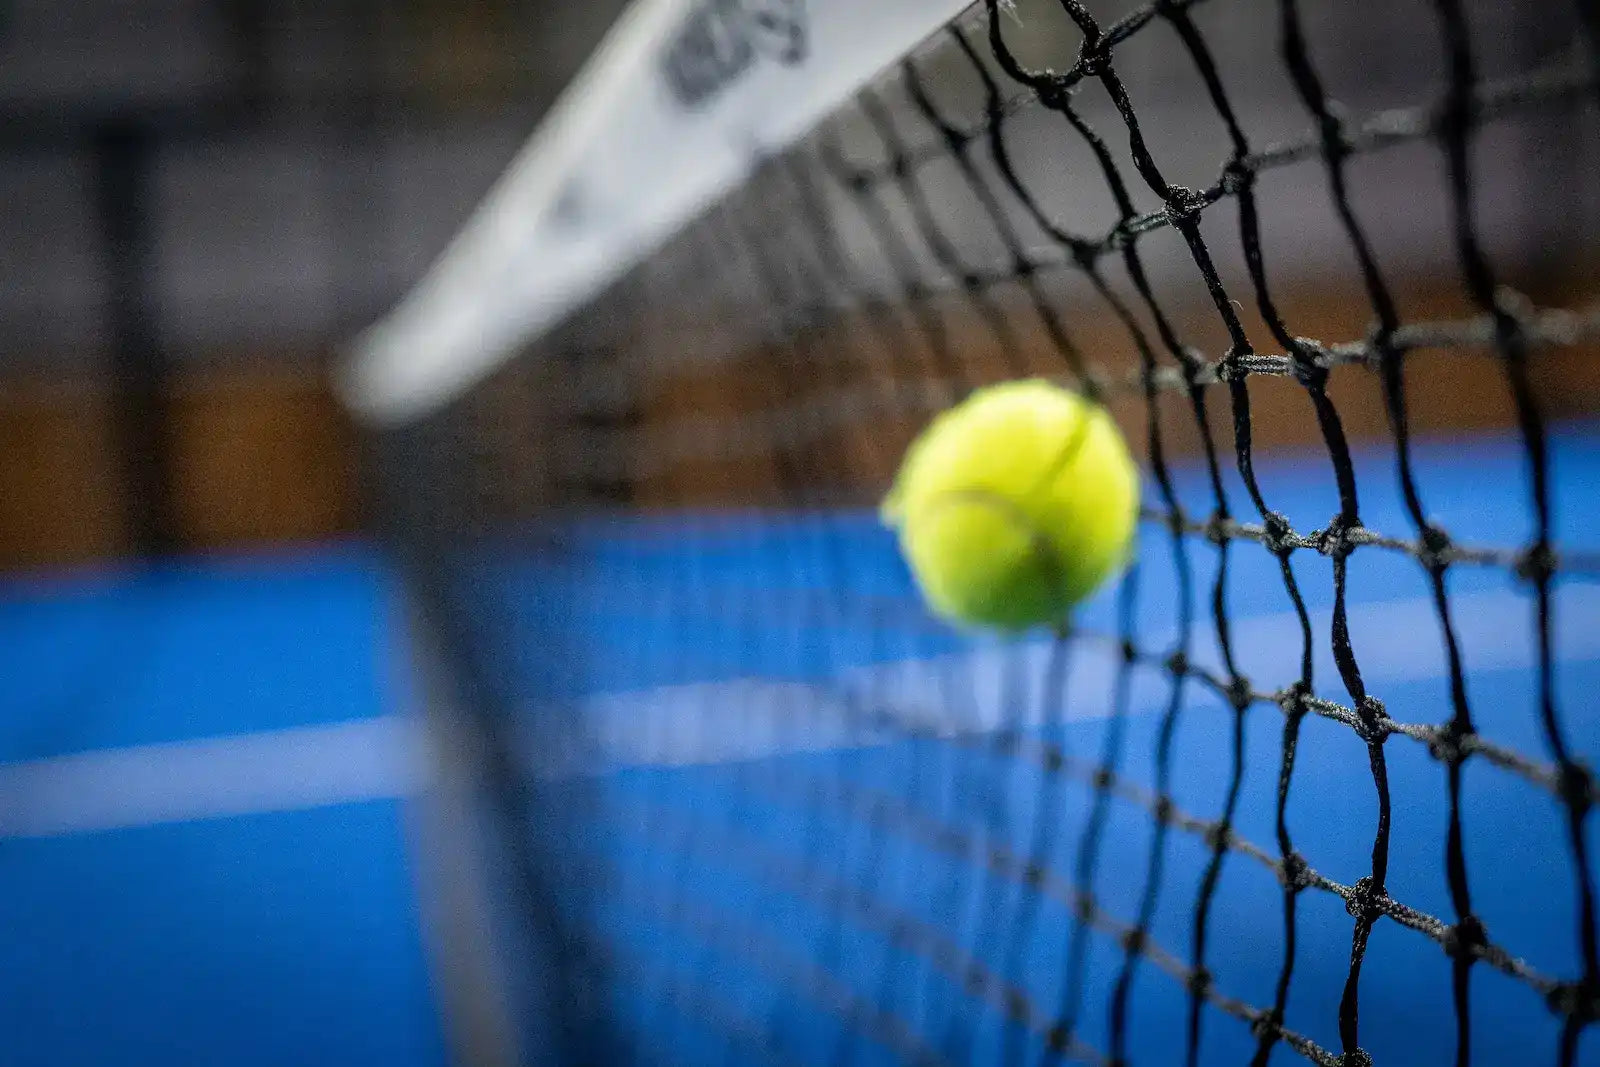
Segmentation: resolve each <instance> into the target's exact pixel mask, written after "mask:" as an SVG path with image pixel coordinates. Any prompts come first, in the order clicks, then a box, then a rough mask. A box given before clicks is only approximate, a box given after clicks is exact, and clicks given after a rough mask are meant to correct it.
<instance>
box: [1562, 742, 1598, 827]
mask: <svg viewBox="0 0 1600 1067" xmlns="http://www.w3.org/2000/svg"><path fill="white" fill-rule="evenodd" d="M1556 790H1557V791H1558V792H1559V793H1560V795H1561V800H1562V802H1563V803H1565V804H1566V805H1567V807H1569V808H1571V809H1572V811H1573V813H1574V814H1575V815H1577V817H1578V818H1580V819H1581V818H1583V817H1584V816H1586V815H1588V814H1589V809H1590V808H1592V807H1593V806H1594V772H1593V771H1591V770H1590V769H1589V767H1588V765H1587V764H1585V763H1584V762H1583V761H1582V760H1576V759H1572V758H1570V757H1569V758H1568V759H1567V760H1566V761H1565V762H1564V763H1562V764H1561V769H1560V771H1559V772H1557V777H1556Z"/></svg>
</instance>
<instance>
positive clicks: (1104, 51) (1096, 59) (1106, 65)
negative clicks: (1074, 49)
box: [1073, 37, 1111, 78]
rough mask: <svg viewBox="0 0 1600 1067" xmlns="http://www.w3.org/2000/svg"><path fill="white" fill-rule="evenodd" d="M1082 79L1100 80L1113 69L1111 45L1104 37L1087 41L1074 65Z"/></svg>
mask: <svg viewBox="0 0 1600 1067" xmlns="http://www.w3.org/2000/svg"><path fill="white" fill-rule="evenodd" d="M1073 67H1074V69H1075V70H1076V71H1077V73H1078V76H1079V77H1080V78H1099V77H1102V76H1104V75H1105V73H1106V71H1108V70H1110V69H1111V43H1110V41H1108V40H1106V39H1105V38H1103V37H1100V38H1095V39H1093V40H1089V41H1085V42H1084V43H1083V48H1082V49H1081V50H1080V51H1079V52H1078V61H1077V63H1075V64H1073Z"/></svg>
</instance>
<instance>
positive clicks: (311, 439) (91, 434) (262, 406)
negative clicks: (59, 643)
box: [0, 361, 358, 568]
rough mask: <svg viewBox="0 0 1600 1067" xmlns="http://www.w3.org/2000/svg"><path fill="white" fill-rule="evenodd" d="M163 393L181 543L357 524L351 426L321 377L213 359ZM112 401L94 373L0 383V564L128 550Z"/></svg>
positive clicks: (201, 546) (311, 533) (339, 530)
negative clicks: (243, 366) (210, 364)
mask: <svg viewBox="0 0 1600 1067" xmlns="http://www.w3.org/2000/svg"><path fill="white" fill-rule="evenodd" d="M263 362H267V361H263ZM277 362H281V361H277ZM169 393H170V395H169V396H168V397H167V398H166V399H167V410H168V412H169V418H168V420H167V423H166V428H165V433H166V434H167V435H168V441H169V444H170V461H171V465H172V466H171V471H170V487H171V493H172V507H173V512H174V515H173V518H174V524H175V526H176V530H175V531H174V532H175V533H176V535H177V540H178V542H179V546H180V548H183V549H195V550H205V549H212V548H223V547H242V546H256V545H267V544H274V543H282V542H293V541H305V540H311V539H318V538H325V537H329V536H333V535H338V534H344V533H348V532H350V531H352V530H353V529H355V528H356V525H357V515H358V504H357V493H356V489H355V446H354V434H353V431H352V429H351V427H350V425H349V423H348V421H347V419H346V417H345V415H344V414H343V412H342V410H341V409H340V406H339V404H338V402H337V401H336V400H335V398H334V396H333V394H332V391H331V390H330V388H329V384H328V381H327V379H326V377H325V376H324V375H323V374H321V373H319V372H317V371H314V370H310V369H293V370H271V369H239V368H233V367H229V368H225V369H224V368H215V367H213V368H206V369H203V370H191V371H184V372H179V373H177V374H176V375H175V376H174V378H173V381H172V384H171V386H170V387H169ZM115 401H116V397H115V395H114V394H113V392H112V386H111V385H110V384H109V383H108V382H107V381H106V380H105V379H103V378H87V377H82V378H67V379H63V378H61V377H59V376H46V375H42V374H41V375H34V376H25V377H11V378H8V379H5V380H3V381H0V568H34V567H57V566H62V565H71V564H79V563H86V562H90V561H95V560H102V559H114V558H120V557H123V556H126V555H128V554H129V553H130V552H131V551H132V547H133V545H132V537H131V531H130V530H129V523H128V518H127V516H128V511H129V509H128V501H127V499H126V494H127V491H128V489H127V485H128V479H127V478H126V476H125V473H124V472H125V460H124V457H123V455H122V454H121V450H120V444H119V441H120V437H119V434H118V432H117V422H116V417H117V416H116V404H115Z"/></svg>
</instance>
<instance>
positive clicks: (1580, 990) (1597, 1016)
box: [1545, 979, 1600, 1024]
mask: <svg viewBox="0 0 1600 1067" xmlns="http://www.w3.org/2000/svg"><path fill="white" fill-rule="evenodd" d="M1545 1003H1546V1004H1547V1005H1549V1007H1550V1010H1551V1011H1553V1012H1555V1013H1556V1014H1557V1015H1565V1016H1567V1017H1569V1018H1572V1019H1576V1020H1578V1021H1579V1022H1581V1023H1584V1024H1588V1023H1592V1022H1595V1021H1597V1020H1600V983H1594V982H1587V981H1584V980H1582V979H1579V980H1578V981H1575V982H1562V983H1561V984H1560V985H1558V986H1556V987H1555V988H1554V989H1552V990H1550V992H1549V993H1548V994H1546V996H1545Z"/></svg>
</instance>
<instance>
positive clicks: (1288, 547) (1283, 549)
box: [1261, 511, 1296, 557]
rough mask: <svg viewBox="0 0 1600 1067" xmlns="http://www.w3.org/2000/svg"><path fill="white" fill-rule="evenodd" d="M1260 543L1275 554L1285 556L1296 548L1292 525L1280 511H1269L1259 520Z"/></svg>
mask: <svg viewBox="0 0 1600 1067" xmlns="http://www.w3.org/2000/svg"><path fill="white" fill-rule="evenodd" d="M1261 543H1262V544H1263V545H1264V546H1266V549H1267V551H1268V552H1271V553H1272V554H1273V555H1275V556H1279V557H1282V556H1287V555H1288V554H1289V553H1291V552H1293V551H1294V550H1295V548H1296V544H1295V540H1294V527H1293V526H1290V525H1289V520H1288V519H1287V518H1286V517H1285V516H1284V515H1283V514H1282V513H1280V512H1276V511H1269V512H1267V513H1266V515H1265V516H1263V517H1262V520H1261Z"/></svg>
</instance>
